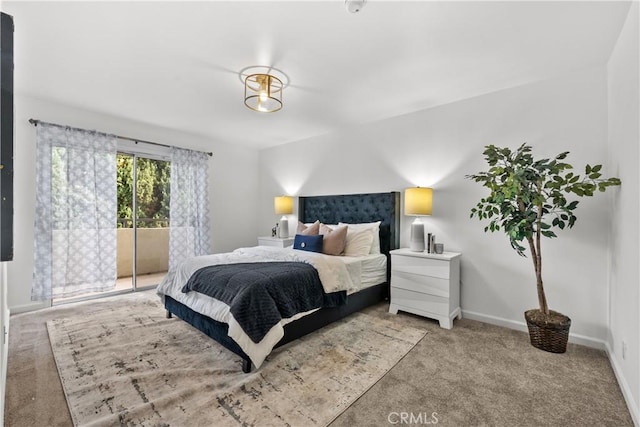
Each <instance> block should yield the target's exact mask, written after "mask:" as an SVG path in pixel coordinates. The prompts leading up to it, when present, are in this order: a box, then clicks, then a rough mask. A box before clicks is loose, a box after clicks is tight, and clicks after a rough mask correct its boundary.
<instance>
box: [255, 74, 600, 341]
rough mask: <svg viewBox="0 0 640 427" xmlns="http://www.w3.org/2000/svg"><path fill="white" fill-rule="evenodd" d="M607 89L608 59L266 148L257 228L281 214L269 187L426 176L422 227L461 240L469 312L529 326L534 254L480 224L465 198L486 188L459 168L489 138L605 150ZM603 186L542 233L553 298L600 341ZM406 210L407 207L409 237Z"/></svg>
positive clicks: (545, 147) (475, 165)
mask: <svg viewBox="0 0 640 427" xmlns="http://www.w3.org/2000/svg"><path fill="white" fill-rule="evenodd" d="M433 84H437V82H433ZM606 91H607V77H606V69H605V68H604V67H600V68H596V69H592V70H587V71H582V72H576V73H573V74H571V75H568V76H564V77H563V78H558V79H555V80H549V81H545V82H541V83H537V84H530V85H526V86H522V87H517V88H513V89H508V90H504V91H500V92H496V93H491V94H487V95H483V96H479V97H476V98H472V99H468V100H464V101H460V102H456V103H453V104H448V105H444V106H441V107H436V108H432V109H428V110H424V111H420V112H416V113H413V114H408V115H403V116H399V117H395V118H391V119H388V120H383V121H379V122H375V123H370V124H363V125H360V126H355V127H352V128H349V129H345V130H344V131H342V132H339V133H335V134H330V135H324V136H320V137H315V138H312V139H309V140H305V141H300V142H296V143H294V144H288V145H283V146H279V147H274V148H270V149H265V150H261V151H260V218H261V222H260V232H261V233H262V234H264V233H267V232H268V230H269V229H270V228H271V227H272V226H273V224H274V223H275V220H276V216H275V215H274V213H273V196H275V195H279V194H281V193H283V192H284V193H288V194H291V195H319V194H348V193H360V192H378V191H392V190H402V189H404V188H405V187H409V186H415V185H420V186H431V187H433V188H434V208H433V216H432V217H430V218H426V219H425V223H426V225H425V228H426V229H427V231H429V232H433V233H435V234H436V236H437V240H438V241H440V242H443V243H444V245H445V249H448V250H455V251H461V252H463V257H462V289H461V292H462V308H463V310H464V311H465V315H467V316H469V315H473V314H474V313H475V314H476V318H482V319H484V320H492V321H494V322H497V323H503V324H505V323H506V324H510V325H511V326H514V325H515V326H516V327H522V323H523V312H524V311H525V310H527V309H529V308H533V307H535V306H536V305H537V297H536V290H535V277H534V272H533V267H532V264H531V260H530V259H528V258H521V257H519V256H518V255H517V254H516V253H515V252H514V251H513V250H512V249H511V247H510V246H509V242H508V239H507V238H506V236H504V235H503V234H485V233H484V232H483V224H481V223H479V222H478V221H477V220H475V219H474V220H471V219H469V210H470V209H471V208H472V207H473V206H474V204H475V203H476V202H477V201H478V200H479V199H480V198H481V197H483V195H485V194H486V192H485V191H484V189H483V187H481V186H480V185H479V184H476V183H474V182H472V181H470V180H466V179H465V178H464V176H465V174H470V173H475V172H478V171H480V170H483V169H484V168H485V167H486V166H485V163H484V159H483V158H482V151H483V146H484V145H486V144H496V145H499V146H500V145H508V146H511V147H514V148H515V147H516V146H518V145H519V144H521V143H523V142H525V141H526V142H528V143H530V144H532V145H533V146H534V147H535V154H536V155H539V156H552V155H555V154H557V153H559V152H561V151H565V150H568V151H571V155H570V157H569V160H570V161H571V162H573V163H574V164H575V165H580V167H583V166H584V164H585V163H587V162H589V163H591V164H596V163H604V162H606V155H607V150H606V148H607V146H606V138H607V110H606V108H607V93H606ZM380 102H384V101H383V100H381V101H380ZM598 196H599V197H596V198H594V199H586V200H583V201H582V202H581V206H580V208H579V210H578V222H577V224H576V226H575V227H574V228H573V229H572V230H568V231H564V232H562V235H561V237H560V238H559V239H555V240H547V241H545V242H544V246H543V256H544V268H543V277H544V279H545V283H546V288H547V297H548V300H549V304H550V307H551V308H552V309H554V310H557V311H560V312H563V313H565V314H567V315H568V316H570V317H571V318H572V320H573V324H572V329H571V331H572V333H573V334H574V337H573V339H574V340H575V335H576V334H577V335H582V336H585V337H588V338H589V339H595V340H597V342H596V343H595V344H596V345H597V344H600V346H602V345H603V341H604V339H605V338H606V330H607V304H606V298H607V203H608V200H607V198H608V197H607V195H606V194H605V195H598ZM411 220H412V219H411V218H409V217H403V221H402V234H401V244H402V245H403V246H407V245H408V238H409V224H410V221H411ZM491 316H493V317H496V318H499V319H495V318H494V319H492V318H491ZM512 322H517V323H515V324H514V323H512ZM587 341H588V340H587ZM592 344H593V342H592Z"/></svg>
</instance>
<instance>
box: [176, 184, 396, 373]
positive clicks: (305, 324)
mask: <svg viewBox="0 0 640 427" xmlns="http://www.w3.org/2000/svg"><path fill="white" fill-rule="evenodd" d="M298 219H299V220H300V221H302V222H306V223H308V222H314V221H316V220H320V222H322V223H324V224H337V223H338V222H347V223H360V222H374V221H382V222H381V224H380V252H381V253H383V254H385V255H387V280H386V282H384V283H380V284H379V285H375V286H372V287H369V288H366V289H363V290H362V291H360V292H357V293H355V294H352V295H349V297H348V299H347V304H345V305H342V306H339V307H331V308H323V309H320V310H318V311H315V312H313V313H312V314H310V315H308V316H304V317H302V318H300V319H298V320H295V321H293V322H291V323H288V324H287V325H285V326H284V337H283V338H282V339H281V340H280V341H279V342H278V344H276V346H275V347H274V348H277V347H280V346H282V345H285V344H287V343H289V342H291V341H294V340H296V339H298V338H300V337H302V336H304V335H307V334H308V333H310V332H313V331H315V330H317V329H320V328H322V327H324V326H326V325H328V324H330V323H333V322H335V321H336V320H339V319H342V318H344V317H346V316H348V315H350V314H352V313H355V312H356V311H360V310H362V309H363V308H365V307H369V306H370V305H373V304H376V303H378V302H380V301H383V300H384V299H387V298H388V297H389V278H390V272H391V260H390V258H389V251H390V250H392V249H397V248H399V247H400V193H399V192H397V191H394V192H389V193H369V194H349V195H339V196H311V197H299V198H298ZM165 308H166V310H167V317H169V318H170V317H171V315H172V314H175V315H176V316H178V317H179V318H180V319H182V320H184V321H186V322H187V323H189V324H191V325H192V326H194V327H195V328H196V329H199V330H200V331H202V332H203V333H205V334H206V335H208V336H209V337H211V338H213V339H214V340H216V341H217V342H219V343H220V344H222V345H223V346H224V347H226V348H227V349H229V350H231V351H232V352H234V353H235V354H237V355H239V356H240V357H241V358H242V371H243V372H245V373H248V372H251V360H250V359H249V357H248V356H247V355H246V354H245V353H244V351H242V349H241V348H240V347H239V346H238V344H236V342H235V341H233V340H232V339H231V338H229V336H228V335H227V333H228V329H229V326H228V325H227V324H226V323H221V322H218V321H216V320H213V319H211V318H210V317H208V316H204V315H202V314H200V313H197V312H195V311H193V310H191V309H190V308H189V307H187V306H186V305H184V304H182V303H180V302H178V301H176V300H174V299H173V298H171V297H169V296H165Z"/></svg>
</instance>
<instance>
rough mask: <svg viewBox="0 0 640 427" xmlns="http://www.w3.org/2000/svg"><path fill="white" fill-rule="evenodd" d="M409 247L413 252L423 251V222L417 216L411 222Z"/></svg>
mask: <svg viewBox="0 0 640 427" xmlns="http://www.w3.org/2000/svg"><path fill="white" fill-rule="evenodd" d="M409 249H410V250H412V251H414V252H424V224H423V223H422V222H421V221H420V219H419V218H416V220H415V221H413V222H412V223H411V241H410V243H409Z"/></svg>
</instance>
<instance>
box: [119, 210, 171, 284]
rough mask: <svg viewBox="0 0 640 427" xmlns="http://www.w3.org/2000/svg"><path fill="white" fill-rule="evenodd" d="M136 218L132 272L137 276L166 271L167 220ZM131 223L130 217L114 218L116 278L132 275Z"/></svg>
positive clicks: (167, 255) (167, 251) (167, 259)
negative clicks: (116, 259)
mask: <svg viewBox="0 0 640 427" xmlns="http://www.w3.org/2000/svg"><path fill="white" fill-rule="evenodd" d="M136 221H138V228H137V233H138V234H137V242H136V243H137V251H138V253H137V258H136V273H137V274H138V275H141V274H155V273H164V272H166V271H167V270H168V266H169V228H168V225H169V220H168V219H152V218H138V219H137V220H136ZM132 224H133V222H132V220H131V219H130V218H120V219H118V225H119V227H120V228H118V231H117V233H118V277H129V276H132V275H133V250H134V248H133V228H131V227H132ZM141 224H144V225H142V226H141ZM127 226H128V227H127Z"/></svg>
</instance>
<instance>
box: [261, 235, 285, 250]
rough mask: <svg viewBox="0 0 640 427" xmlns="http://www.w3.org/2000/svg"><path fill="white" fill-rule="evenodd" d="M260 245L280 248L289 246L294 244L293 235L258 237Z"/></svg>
mask: <svg viewBox="0 0 640 427" xmlns="http://www.w3.org/2000/svg"><path fill="white" fill-rule="evenodd" d="M258 246H276V247H278V248H288V247H289V246H293V237H285V238H284V239H281V238H279V237H268V236H265V237H258Z"/></svg>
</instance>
